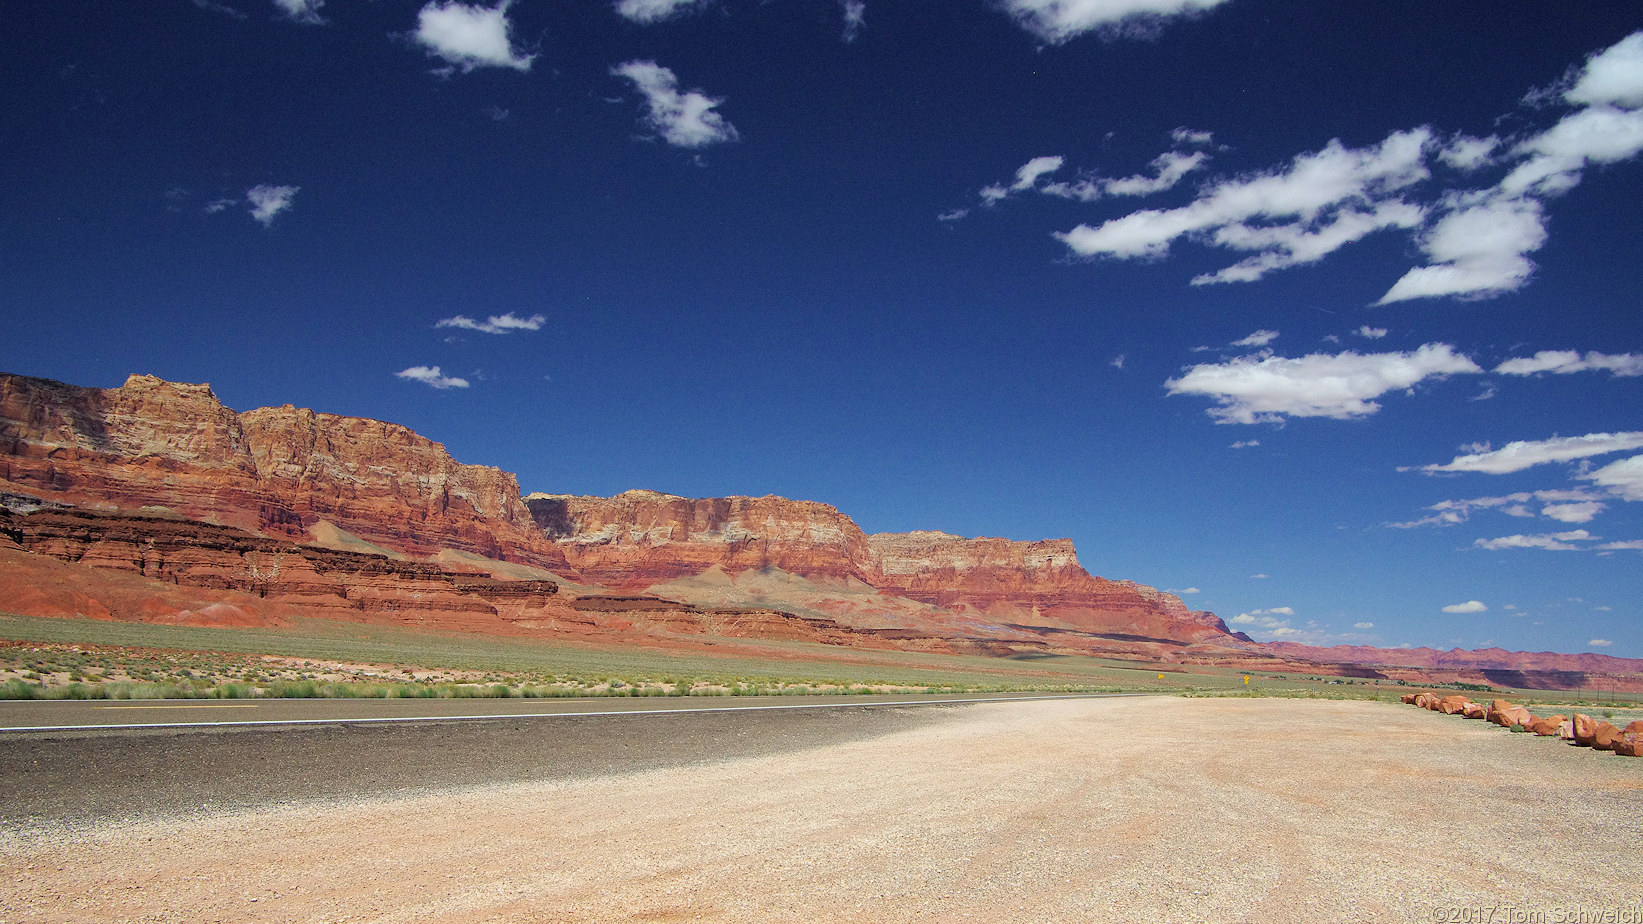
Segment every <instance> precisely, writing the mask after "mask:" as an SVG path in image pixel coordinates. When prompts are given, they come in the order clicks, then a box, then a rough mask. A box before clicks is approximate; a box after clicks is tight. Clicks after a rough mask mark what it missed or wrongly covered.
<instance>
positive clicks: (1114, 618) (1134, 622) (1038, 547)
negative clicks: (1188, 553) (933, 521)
mask: <svg viewBox="0 0 1643 924" xmlns="http://www.w3.org/2000/svg"><path fill="white" fill-rule="evenodd" d="M867 541H868V547H869V548H870V549H871V550H872V552H873V560H874V565H875V573H874V576H873V583H874V586H876V587H878V588H879V589H880V590H881V591H884V592H886V593H891V594H895V595H897V596H902V597H907V598H910V599H913V600H917V601H920V602H922V603H929V604H932V605H935V606H940V607H943V608H948V609H953V610H956V611H958V612H974V613H976V614H979V615H981V616H984V617H986V618H987V619H989V620H992V621H997V622H1006V623H1020V624H1023V625H1032V626H1065V627H1069V628H1075V629H1080V630H1084V631H1091V632H1108V633H1124V634H1132V635H1136V636H1141V637H1145V638H1160V639H1173V640H1177V641H1189V642H1197V641H1206V640H1213V641H1217V642H1230V641H1232V640H1233V639H1232V636H1231V633H1230V632H1228V630H1227V627H1226V625H1225V624H1224V623H1222V622H1221V620H1219V619H1217V618H1216V617H1215V616H1214V615H1213V614H1211V613H1198V612H1193V611H1192V610H1189V609H1187V607H1186V605H1185V604H1183V603H1182V602H1181V600H1180V598H1178V597H1176V596H1174V595H1172V594H1166V593H1163V592H1161V591H1158V590H1155V589H1153V588H1151V587H1147V586H1145V585H1142V584H1135V583H1132V582H1129V581H1109V580H1106V579H1104V578H1099V577H1095V576H1094V575H1091V574H1090V573H1089V572H1088V571H1086V570H1084V568H1083V566H1082V565H1080V564H1079V563H1078V555H1077V553H1076V552H1075V550H1074V549H1073V544H1072V540H1070V539H1049V540H1044V541H1041V542H1018V541H1012V540H1009V539H991V538H981V539H966V538H963V537H960V536H954V535H950V534H948V533H942V532H912V533H879V534H875V535H872V536H869V537H868V539H867Z"/></svg>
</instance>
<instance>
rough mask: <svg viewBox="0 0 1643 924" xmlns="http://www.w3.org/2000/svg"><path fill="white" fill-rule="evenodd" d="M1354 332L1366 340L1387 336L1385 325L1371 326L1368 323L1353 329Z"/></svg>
mask: <svg viewBox="0 0 1643 924" xmlns="http://www.w3.org/2000/svg"><path fill="white" fill-rule="evenodd" d="M1353 333H1354V334H1357V335H1358V336H1360V337H1362V338H1363V339H1365V340H1379V339H1381V338H1382V337H1385V336H1386V334H1387V330H1386V328H1384V327H1370V326H1369V325H1368V324H1365V325H1364V326H1362V327H1360V328H1358V329H1357V330H1355V331H1353Z"/></svg>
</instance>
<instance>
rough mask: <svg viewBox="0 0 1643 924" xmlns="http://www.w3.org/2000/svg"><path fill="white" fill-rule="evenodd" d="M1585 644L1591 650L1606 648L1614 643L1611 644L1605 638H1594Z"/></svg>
mask: <svg viewBox="0 0 1643 924" xmlns="http://www.w3.org/2000/svg"><path fill="white" fill-rule="evenodd" d="M1586 644H1587V645H1589V646H1591V647H1593V648H1607V647H1609V646H1610V645H1613V644H1614V642H1611V641H1609V640H1608V639H1606V638H1594V639H1592V640H1591V641H1589V642H1587V643H1586Z"/></svg>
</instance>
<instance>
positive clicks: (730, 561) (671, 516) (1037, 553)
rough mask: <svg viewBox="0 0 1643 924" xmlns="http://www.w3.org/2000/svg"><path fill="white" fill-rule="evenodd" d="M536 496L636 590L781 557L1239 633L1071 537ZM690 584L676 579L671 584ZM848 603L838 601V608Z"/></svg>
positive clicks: (1144, 627) (760, 502)
mask: <svg viewBox="0 0 1643 924" xmlns="http://www.w3.org/2000/svg"><path fill="white" fill-rule="evenodd" d="M526 504H527V505H528V506H529V507H530V509H531V513H532V515H533V516H534V517H535V518H536V522H537V524H538V525H539V526H541V527H542V529H543V530H544V531H545V532H547V533H548V535H550V536H552V537H553V538H554V539H555V540H557V541H558V542H559V545H560V547H561V549H563V550H564V554H565V557H566V559H567V560H568V561H569V564H570V567H571V568H572V569H574V570H575V572H576V573H577V574H578V575H580V576H581V577H582V579H584V580H587V581H591V582H595V583H599V584H604V585H606V586H610V587H619V588H622V589H625V590H643V589H645V588H648V587H653V586H656V585H658V584H663V583H665V582H670V581H674V582H677V581H678V580H679V579H681V578H689V577H694V576H697V575H701V574H703V573H705V572H707V571H709V570H710V569H718V570H719V571H722V572H724V573H725V574H727V575H731V576H734V575H737V574H740V573H742V572H745V571H749V570H759V569H764V568H779V569H781V570H782V571H785V572H788V573H790V574H793V575H797V576H800V577H802V578H805V579H807V580H809V581H811V582H815V581H823V582H828V581H830V582H835V583H836V582H841V581H842V582H858V583H859V584H864V585H867V586H868V587H870V588H872V589H875V590H877V591H878V593H879V594H880V595H883V596H889V597H901V598H905V599H907V600H912V601H915V602H916V603H919V604H925V605H929V606H935V607H940V608H942V609H944V610H949V611H951V612H954V613H957V614H959V615H962V616H968V617H971V618H972V620H973V621H985V622H991V623H1018V624H1023V625H1032V626H1051V627H1063V628H1072V629H1078V630H1081V631H1085V632H1100V633H1113V634H1125V635H1136V636H1144V637H1148V638H1162V639H1172V640H1178V641H1206V640H1209V641H1230V640H1232V636H1231V635H1230V634H1229V633H1228V632H1227V629H1226V626H1225V625H1223V624H1222V623H1221V621H1220V620H1219V619H1216V618H1215V617H1214V616H1213V615H1211V614H1207V613H1195V612H1193V611H1191V610H1188V609H1187V608H1186V606H1184V605H1183V604H1182V603H1181V601H1180V600H1179V599H1177V598H1176V597H1174V596H1171V595H1169V594H1165V593H1160V592H1159V591H1157V590H1154V589H1153V588H1150V587H1146V586H1144V585H1139V584H1133V583H1130V582H1127V581H1109V580H1105V579H1103V578H1098V577H1094V576H1092V575H1091V574H1090V573H1089V572H1088V571H1085V570H1084V568H1083V566H1081V565H1080V564H1079V563H1078V557H1077V555H1076V553H1075V552H1074V550H1073V545H1072V541H1071V540H1069V539H1052V540H1047V541H1043V542H1017V541H1012V540H1009V539H985V538H984V539H965V538H961V537H959V536H953V535H949V534H947V533H941V532H913V533H883V534H877V535H872V536H868V535H865V534H863V532H862V530H861V528H860V527H859V526H857V525H856V523H855V521H853V520H851V519H850V518H849V517H847V516H845V515H844V514H842V513H840V512H839V511H838V510H837V509H836V508H834V507H831V506H828V505H826V504H818V503H813V502H810V501H792V500H788V499H786V498H782V497H721V498H707V499H688V498H683V497H675V496H673V495H670V494H659V493H657V492H654V491H628V492H626V493H624V494H618V495H617V496H615V497H611V498H601V497H574V496H568V495H550V494H532V495H530V496H529V497H528V498H526ZM678 589H679V585H678V584H677V583H675V584H672V585H669V588H668V592H674V591H676V590H678ZM772 605H779V604H774V603H773V604H772ZM812 605H813V606H821V607H822V608H824V609H825V608H829V607H828V605H827V604H826V603H825V602H824V603H820V604H815V603H812ZM857 605H858V606H859V604H857ZM845 606H846V604H845V602H844V601H842V600H841V601H838V608H837V609H835V610H834V611H835V612H843V609H844V608H845Z"/></svg>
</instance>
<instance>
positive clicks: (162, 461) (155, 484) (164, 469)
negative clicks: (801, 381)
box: [0, 375, 1233, 642]
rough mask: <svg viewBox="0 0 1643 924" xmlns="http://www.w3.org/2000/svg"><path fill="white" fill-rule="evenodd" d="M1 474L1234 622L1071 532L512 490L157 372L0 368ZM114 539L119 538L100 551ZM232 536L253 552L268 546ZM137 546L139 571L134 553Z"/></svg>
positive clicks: (800, 583) (227, 517) (638, 574)
mask: <svg viewBox="0 0 1643 924" xmlns="http://www.w3.org/2000/svg"><path fill="white" fill-rule="evenodd" d="M3 493H13V494H20V495H26V496H30V497H35V498H42V499H45V500H47V501H55V502H61V503H66V504H71V505H75V506H79V507H82V508H84V509H87V510H95V511H103V512H118V513H122V514H126V515H132V514H137V515H145V514H164V515H167V516H174V517H183V518H187V519H190V520H194V521H199V522H200V523H201V524H215V525H217V526H221V527H226V528H230V529H236V530H243V531H245V532H247V533H251V534H255V535H257V536H261V537H264V538H270V539H275V540H282V541H283V540H296V541H298V542H301V541H304V540H308V539H310V538H312V537H327V536H330V537H335V536H336V535H337V531H339V530H340V531H343V532H346V533H349V534H352V535H353V536H356V537H359V538H360V539H363V540H366V541H367V542H368V543H371V544H375V545H378V546H380V547H383V548H387V549H390V550H393V551H395V552H397V553H402V554H406V555H412V556H418V557H430V556H434V555H438V554H440V553H442V552H445V551H447V550H450V551H454V552H459V553H471V554H477V555H481V556H484V557H486V558H491V559H499V560H507V561H512V562H515V563H519V564H525V565H533V566H537V567H540V568H546V569H550V570H552V571H554V572H555V573H559V574H564V575H565V576H567V577H572V578H575V579H578V580H580V581H583V582H586V583H589V584H594V585H601V586H604V587H608V588H612V589H614V590H618V591H624V592H631V591H639V590H645V589H647V588H652V587H659V586H660V585H666V586H667V587H668V588H680V589H681V590H682V591H687V592H689V593H691V594H695V596H691V597H689V599H691V600H692V601H694V602H697V603H701V604H704V605H710V606H712V605H724V604H726V603H734V604H735V605H739V606H746V605H752V606H755V607H762V608H770V609H774V610H781V609H783V608H789V609H790V610H792V611H804V612H809V613H811V614H813V615H814V616H820V617H825V618H833V617H837V618H840V619H844V620H846V621H847V622H849V623H851V624H852V629H856V628H871V627H874V626H878V627H885V626H889V627H895V628H898V629H901V630H908V631H926V630H928V631H938V630H939V631H940V632H941V633H942V634H943V635H944V636H952V635H955V634H968V635H972V636H975V637H981V638H993V639H996V638H999V637H1002V636H1004V635H1009V634H1010V633H1011V632H1012V631H1013V630H1009V629H1007V628H1006V627H1005V626H1004V624H1011V623H1013V624H1020V625H1030V626H1036V627H1044V628H1051V629H1055V630H1067V629H1071V630H1077V631H1079V632H1084V633H1106V634H1109V635H1133V636H1141V637H1145V638H1152V639H1165V640H1171V641H1188V642H1190V641H1211V642H1225V641H1229V640H1233V638H1232V636H1230V635H1228V634H1227V633H1226V631H1225V627H1224V626H1222V625H1221V624H1220V622H1219V620H1216V619H1214V617H1213V616H1209V615H1208V614H1200V613H1193V612H1191V611H1189V610H1187V608H1186V607H1185V606H1183V605H1182V604H1181V602H1180V601H1179V600H1177V599H1175V598H1174V597H1171V596H1169V595H1167V594H1160V593H1159V592H1157V591H1155V590H1153V589H1152V588H1149V587H1143V586H1140V585H1136V584H1131V583H1128V582H1121V581H1109V580H1105V579H1102V578H1098V577H1093V576H1092V575H1090V574H1089V573H1088V572H1087V571H1085V570H1084V569H1083V567H1082V566H1080V565H1079V563H1078V560H1077V557H1076V556H1075V554H1074V552H1073V548H1072V543H1071V542H1070V541H1068V540H1050V541H1046V542H1012V541H1009V540H1005V539H963V538H960V537H957V536H951V535H947V534H945V533H934V532H921V533H907V534H886V535H879V536H867V535H865V534H864V533H863V532H862V530H861V528H860V527H859V526H858V525H857V524H856V523H855V522H854V521H853V520H851V519H850V517H848V516H846V515H844V514H843V513H841V512H840V511H839V510H838V509H836V508H834V507H832V506H829V505H827V504H820V503H814V502H810V501H793V500H788V499H786V498H781V497H723V498H707V499H690V498H683V497H675V496H672V495H667V494H659V493H656V492H653V491H630V492H627V493H626V494H620V495H617V496H616V497H611V498H599V497H574V496H568V495H549V494H537V495H532V496H531V497H530V498H529V499H528V502H527V501H526V500H522V499H521V498H520V495H519V488H518V483H517V481H516V479H515V478H514V476H513V475H511V474H508V473H506V472H502V471H499V470H497V469H494V468H490V467H486V466H477V465H463V464H460V463H458V462H456V461H455V460H453V459H452V458H451V457H450V455H449V453H447V452H446V450H445V447H443V446H441V445H440V444H439V443H436V442H433V441H432V440H429V439H427V438H425V437H422V436H419V435H418V434H416V433H414V432H412V431H411V430H409V429H407V428H405V427H402V426H398V425H396V424H390V423H383V422H381V421H375V420H365V419H360V418H352V417H339V416H335V415H331V414H321V413H316V412H314V411H310V410H305V409H300V408H295V407H292V406H290V405H286V406H283V407H273V408H260V409H257V410H252V411H247V412H245V413H236V412H235V411H232V410H230V409H228V408H225V407H224V406H223V405H222V403H221V402H220V401H219V400H218V399H217V396H216V395H215V394H213V393H212V391H211V389H210V388H209V387H208V386H205V385H183V384H176V383H172V382H166V381H163V380H161V379H157V378H154V377H152V376H132V377H131V378H130V379H128V380H127V381H126V383H125V384H124V385H122V386H121V387H119V388H110V389H97V388H81V387H76V386H72V385H65V384H62V383H59V382H52V381H48V380H44V379H34V378H26V377H22V376H11V375H0V494H3ZM42 522H43V521H42ZM156 523H158V521H156ZM155 528H156V529H159V530H160V532H161V533H164V532H165V529H164V528H163V527H162V526H159V525H156V526H155ZM201 528H202V529H203V528H205V527H204V526H202V527H201ZM111 541H112V540H109V541H102V542H100V544H98V545H97V546H96V549H92V550H89V551H83V552H77V553H72V554H70V553H69V552H64V551H62V550H58V551H55V552H50V553H48V554H54V555H57V557H59V558H62V559H63V560H65V561H81V560H85V561H97V562H100V563H102V564H104V565H105V566H108V567H124V565H121V564H119V562H123V561H124V560H125V559H124V558H122V557H121V556H124V555H127V554H133V555H136V554H138V553H137V552H136V551H133V550H132V549H125V548H123V547H120V546H119V544H118V543H114V544H113V545H110V544H109V542H111ZM168 541H169V540H168ZM236 541H238V540H236ZM326 541H331V540H326ZM128 544H131V545H132V546H133V549H135V548H136V545H139V544H140V543H137V542H136V540H135V539H133V540H132V542H131V543H128ZM42 548H43V547H42ZM108 548H118V549H120V550H119V551H118V553H117V554H114V555H113V557H110V556H109V555H107V554H105V553H104V552H103V551H98V549H108ZM178 554H185V556H186V555H193V554H195V553H194V552H188V553H182V552H179V553H178ZM247 554H248V555H250V556H251V557H250V558H247V559H246V561H253V560H255V558H256V556H257V555H261V554H263V553H262V552H260V551H253V552H248V553H247ZM99 556H101V557H99ZM137 560H139V561H144V562H146V561H147V560H146V559H142V558H141V556H140V555H139V556H138V559H137ZM304 560H306V561H310V562H313V561H315V559H313V558H312V556H309V557H308V558H306V559H304ZM151 564H152V563H151V562H150V563H145V564H143V565H142V566H141V567H139V568H137V569H136V570H137V572H138V573H142V574H146V573H147V571H148V569H149V568H150V566H151ZM219 564H221V562H219ZM293 566H295V565H293ZM168 567H169V566H168ZM234 567H239V566H237V565H236V566H234ZM367 570H369V569H367ZM203 573H205V572H203V571H202V572H197V573H196V572H190V574H194V575H195V576H194V577H192V578H188V580H190V581H196V582H197V579H199V574H203ZM158 576H160V577H161V578H162V579H172V580H181V578H180V577H179V576H178V575H177V574H173V573H171V572H166V573H164V574H161V575H158ZM396 580H397V579H396ZM737 581H739V582H740V583H739V584H738V583H737ZM366 583H367V584H369V583H370V581H366ZM721 584H722V585H724V587H722V588H721V587H720V585H721ZM199 586H211V585H207V584H202V585H199ZM233 588H237V589H235V592H241V590H243V588H238V585H233ZM658 592H661V591H658ZM715 595H717V596H715ZM321 596H324V595H321ZM732 598H734V599H732ZM399 605H400V604H399V603H396V602H394V601H393V600H392V599H390V598H384V601H383V603H382V606H383V607H386V608H389V609H392V608H393V607H395V606H399ZM457 609H460V607H457Z"/></svg>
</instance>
